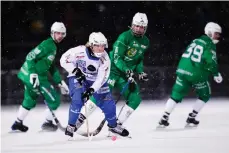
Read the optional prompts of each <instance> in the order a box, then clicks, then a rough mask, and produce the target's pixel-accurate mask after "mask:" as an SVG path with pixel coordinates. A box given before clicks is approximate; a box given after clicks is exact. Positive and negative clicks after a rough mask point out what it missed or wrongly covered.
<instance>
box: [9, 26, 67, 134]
mask: <svg viewBox="0 0 229 153" xmlns="http://www.w3.org/2000/svg"><path fill="white" fill-rule="evenodd" d="M65 36H66V28H65V26H64V24H63V23H62V22H55V23H54V24H53V25H52V27H51V37H49V38H48V39H46V40H44V41H42V42H41V43H40V44H39V45H38V46H36V47H35V48H34V49H33V50H31V51H30V52H29V53H28V54H27V56H26V59H25V62H24V64H23V65H22V67H21V69H20V71H19V73H18V78H19V79H20V80H21V81H22V82H23V84H24V100H23V102H22V104H21V106H20V108H19V110H18V115H17V119H16V121H15V122H14V124H13V125H12V127H11V128H12V130H19V131H22V132H26V131H27V130H28V127H27V126H25V125H23V120H24V119H25V117H26V116H27V114H28V112H29V111H30V110H31V109H32V108H34V107H35V106H36V100H37V98H38V96H39V95H40V94H41V95H42V96H43V97H44V99H45V101H46V102H47V104H48V106H49V108H50V109H52V110H56V109H57V108H58V107H59V105H60V95H59V93H58V92H57V91H56V90H55V89H54V87H53V85H52V84H51V83H50V82H49V81H48V74H50V75H51V76H52V79H53V81H54V83H56V84H57V85H58V86H59V87H60V91H61V93H62V94H69V89H68V86H67V85H66V83H65V82H64V81H63V80H62V79H61V76H60V73H59V71H58V69H57V68H56V66H55V62H54V61H55V56H56V50H57V46H56V44H57V43H60V42H61V41H62V40H63V39H64V37H65ZM52 120H53V117H52V114H51V112H50V111H49V109H48V108H47V109H46V121H45V122H44V123H43V125H42V129H44V130H50V131H55V130H57V126H56V125H55V124H53V122H52Z"/></svg>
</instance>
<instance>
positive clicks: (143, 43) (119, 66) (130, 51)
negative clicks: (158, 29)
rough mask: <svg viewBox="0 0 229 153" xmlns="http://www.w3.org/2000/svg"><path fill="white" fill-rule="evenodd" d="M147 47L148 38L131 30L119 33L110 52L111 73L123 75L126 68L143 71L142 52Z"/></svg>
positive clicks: (138, 71)
mask: <svg viewBox="0 0 229 153" xmlns="http://www.w3.org/2000/svg"><path fill="white" fill-rule="evenodd" d="M148 47H149V39H148V38H147V37H146V36H145V35H144V36H143V37H136V36H134V35H133V34H132V31H131V30H128V31H125V32H123V33H122V34H120V35H119V37H118V39H117V40H116V41H115V43H114V44H113V50H112V51H111V52H110V54H109V55H110V59H111V73H114V74H116V75H124V73H125V72H126V71H127V70H133V71H134V72H137V73H140V72H143V59H144V53H145V51H146V50H147V49H148Z"/></svg>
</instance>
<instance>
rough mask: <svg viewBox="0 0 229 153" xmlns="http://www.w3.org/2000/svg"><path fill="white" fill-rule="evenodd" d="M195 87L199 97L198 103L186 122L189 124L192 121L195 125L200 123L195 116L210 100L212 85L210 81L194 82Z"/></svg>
mask: <svg viewBox="0 0 229 153" xmlns="http://www.w3.org/2000/svg"><path fill="white" fill-rule="evenodd" d="M193 87H194V88H195V89H196V94H197V96H198V99H197V100H196V103H195V104H194V106H193V110H192V112H191V113H189V115H188V118H187V120H186V122H187V124H190V123H192V124H194V125H198V124H199V121H197V120H196V119H195V118H196V116H197V115H198V113H199V112H200V111H201V109H202V108H203V107H204V105H205V103H207V102H208V101H209V99H210V96H211V87H210V84H209V82H208V81H204V82H199V83H195V84H193Z"/></svg>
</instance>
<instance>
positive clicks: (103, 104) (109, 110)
mask: <svg viewBox="0 0 229 153" xmlns="http://www.w3.org/2000/svg"><path fill="white" fill-rule="evenodd" d="M94 96H95V98H96V100H97V101H98V107H100V109H102V111H103V113H104V115H105V119H106V120H107V122H108V125H107V126H108V127H109V131H110V132H112V133H115V134H119V135H121V136H124V137H125V136H128V135H129V132H128V131H127V130H126V129H125V128H123V127H122V126H121V125H120V124H117V120H116V105H115V102H114V100H113V97H112V95H111V92H108V93H104V94H94Z"/></svg>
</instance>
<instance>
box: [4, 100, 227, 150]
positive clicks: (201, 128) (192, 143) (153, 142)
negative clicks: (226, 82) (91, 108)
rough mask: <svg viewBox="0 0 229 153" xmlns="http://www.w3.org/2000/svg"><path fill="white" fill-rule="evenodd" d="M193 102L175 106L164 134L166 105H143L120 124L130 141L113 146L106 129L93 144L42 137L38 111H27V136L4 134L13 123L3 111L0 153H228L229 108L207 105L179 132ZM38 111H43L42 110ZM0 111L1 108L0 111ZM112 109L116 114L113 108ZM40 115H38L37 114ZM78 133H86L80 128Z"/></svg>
mask: <svg viewBox="0 0 229 153" xmlns="http://www.w3.org/2000/svg"><path fill="white" fill-rule="evenodd" d="M194 102H195V101H192V102H190V103H187V102H185V101H184V103H182V104H180V105H178V106H177V107H176V109H175V110H174V112H173V114H172V115H171V117H170V125H169V127H166V128H165V129H159V130H156V126H157V125H158V121H159V119H160V117H161V115H162V113H163V110H164V105H165V102H157V104H152V105H150V104H149V103H148V104H147V103H142V104H141V105H140V107H139V108H138V109H137V110H136V112H134V114H133V116H131V118H130V119H129V120H128V121H127V123H126V124H125V125H124V126H125V127H126V128H127V129H128V130H129V132H130V135H131V136H132V139H124V138H117V139H116V140H115V141H112V140H111V139H110V138H107V135H108V131H107V129H108V128H107V127H106V125H105V126H104V128H103V130H102V131H101V133H99V134H98V135H96V136H94V137H93V138H92V141H88V138H87V137H83V136H80V135H78V134H77V133H75V134H74V137H73V139H72V140H71V141H69V140H68V137H67V136H65V135H64V132H62V131H60V130H57V131H56V132H42V133H39V132H38V131H39V130H40V129H41V124H42V123H43V116H42V115H41V113H42V112H43V110H42V109H39V108H38V109H35V111H31V112H30V113H31V114H30V115H29V116H28V118H27V119H26V121H25V124H26V125H28V126H29V128H30V129H29V130H28V132H26V133H8V132H9V131H10V130H11V129H10V127H11V125H12V124H13V122H14V120H15V115H16V112H12V110H10V109H9V111H6V110H4V111H2V112H1V113H2V124H1V127H2V130H1V133H2V135H1V146H2V148H1V152H2V153H63V152H65V153H71V152H78V153H91V152H93V153H117V152H119V153H124V152H125V153H126V152H131V153H139V152H144V153H148V152H157V153H165V152H170V153H193V152H195V153H203V152H207V153H216V152H219V153H228V150H229V145H228V139H229V120H228V116H229V111H228V108H229V103H228V102H227V103H226V101H225V102H224V103H223V102H218V101H217V102H212V101H210V102H209V103H207V105H206V106H205V107H204V108H203V110H202V112H201V114H199V116H198V119H199V120H200V124H199V125H198V127H196V128H191V129H189V128H184V127H185V123H186V122H185V121H186V117H187V115H188V113H189V111H191V109H192V105H193V104H194ZM42 108H43V107H42ZM2 109H4V108H3V107H2ZM117 110H120V107H119V106H118V108H117ZM38 112H39V113H38ZM97 115H98V116H99V115H101V111H98V112H95V114H93V115H92V119H91V120H89V122H90V126H91V129H90V130H93V129H95V128H96V127H97V126H98V124H99V123H100V122H101V120H102V119H103V116H101V118H99V117H98V116H97ZM57 116H58V117H59V120H60V121H61V123H62V124H63V125H66V124H67V116H68V106H66V107H63V106H62V107H61V108H60V110H59V111H58V112H57ZM81 130H83V131H86V128H84V127H82V129H81Z"/></svg>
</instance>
